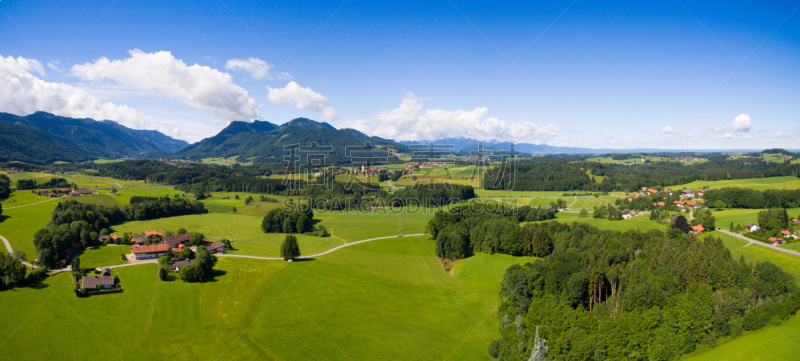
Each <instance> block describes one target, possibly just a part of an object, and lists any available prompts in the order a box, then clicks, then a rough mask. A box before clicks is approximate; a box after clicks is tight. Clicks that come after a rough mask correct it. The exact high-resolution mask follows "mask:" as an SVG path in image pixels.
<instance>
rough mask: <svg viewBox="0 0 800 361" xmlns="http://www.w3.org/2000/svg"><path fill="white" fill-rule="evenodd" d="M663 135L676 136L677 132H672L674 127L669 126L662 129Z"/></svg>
mask: <svg viewBox="0 0 800 361" xmlns="http://www.w3.org/2000/svg"><path fill="white" fill-rule="evenodd" d="M661 133H665V134H675V131H673V130H672V127H670V126H669V125H668V126H666V127H664V129H661Z"/></svg>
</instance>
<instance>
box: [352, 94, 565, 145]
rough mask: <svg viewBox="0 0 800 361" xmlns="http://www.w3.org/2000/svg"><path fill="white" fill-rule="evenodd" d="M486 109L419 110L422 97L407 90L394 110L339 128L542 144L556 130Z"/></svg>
mask: <svg viewBox="0 0 800 361" xmlns="http://www.w3.org/2000/svg"><path fill="white" fill-rule="evenodd" d="M487 112H488V109H487V108H485V107H483V108H475V109H474V110H462V109H457V110H452V111H451V110H442V109H427V110H425V111H424V113H423V104H422V100H421V99H419V98H417V97H416V96H415V95H414V94H412V93H407V94H406V96H405V97H404V98H403V102H402V104H400V106H399V107H398V108H397V109H394V110H384V111H381V112H378V113H377V114H374V115H372V116H371V117H369V118H367V119H358V120H354V121H350V122H343V123H344V124H343V127H348V128H355V129H358V130H360V131H362V132H364V133H366V134H369V135H375V136H379V137H383V138H391V139H397V140H435V139H442V138H458V137H464V138H472V139H477V140H500V141H512V142H517V143H544V142H546V141H549V140H550V139H552V138H553V137H554V136H555V135H556V132H557V131H558V129H557V128H556V127H555V125H552V124H550V125H547V126H543V127H540V126H537V125H536V124H534V123H531V122H525V123H506V122H504V121H502V120H499V119H497V118H487V117H485V115H486V113H487Z"/></svg>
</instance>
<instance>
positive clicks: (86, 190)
mask: <svg viewBox="0 0 800 361" xmlns="http://www.w3.org/2000/svg"><path fill="white" fill-rule="evenodd" d="M78 193H80V194H81V195H86V194H93V193H94V192H92V190H91V189H89V188H78Z"/></svg>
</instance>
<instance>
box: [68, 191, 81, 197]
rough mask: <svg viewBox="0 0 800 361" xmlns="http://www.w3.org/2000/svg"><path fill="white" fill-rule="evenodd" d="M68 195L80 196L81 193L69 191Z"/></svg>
mask: <svg viewBox="0 0 800 361" xmlns="http://www.w3.org/2000/svg"><path fill="white" fill-rule="evenodd" d="M69 196H70V197H80V196H81V194H80V193H78V192H69Z"/></svg>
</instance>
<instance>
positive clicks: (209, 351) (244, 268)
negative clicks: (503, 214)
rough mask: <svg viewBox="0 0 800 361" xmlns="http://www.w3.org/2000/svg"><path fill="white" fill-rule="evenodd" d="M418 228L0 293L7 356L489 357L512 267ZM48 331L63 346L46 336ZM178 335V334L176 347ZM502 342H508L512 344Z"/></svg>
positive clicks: (56, 280)
mask: <svg viewBox="0 0 800 361" xmlns="http://www.w3.org/2000/svg"><path fill="white" fill-rule="evenodd" d="M433 249H434V245H433V242H432V241H430V240H426V239H424V238H421V237H407V238H399V239H391V240H380V241H375V242H369V243H365V244H360V245H356V246H353V247H348V248H345V249H342V250H340V251H337V252H335V253H333V254H330V255H327V256H324V257H320V258H319V259H317V260H314V261H305V262H296V263H292V264H290V263H287V262H281V261H260V260H249V259H234V258H224V257H220V258H219V260H218V262H217V265H216V266H215V275H214V280H213V281H211V282H207V283H184V282H181V281H179V280H175V281H158V280H157V277H156V269H157V266H156V265H154V264H146V265H137V266H131V267H123V268H118V269H114V271H113V272H114V274H116V275H117V276H119V278H120V281H121V283H122V285H123V288H124V292H122V293H116V294H107V295H96V296H91V297H88V298H82V299H79V298H76V297H75V296H74V295H73V293H72V289H71V282H70V279H69V275H68V274H60V275H57V276H54V277H51V278H49V279H47V280H46V281H45V283H44V284H43V285H42V287H40V288H39V289H33V288H22V289H18V290H15V291H6V292H2V293H0V302H2V303H3V304H4V305H6V306H7V307H3V308H2V309H0V338H2V339H4V340H5V342H3V343H2V344H0V352H2V354H3V355H4V356H6V357H8V358H10V359H40V358H47V359H49V358H53V359H55V358H58V359H66V360H107V359H122V360H128V359H130V360H140V359H166V358H169V359H176V360H198V359H200V360H205V359H208V360H215V359H264V360H271V359H283V360H307V359H321V358H322V359H342V360H344V359H370V360H383V359H385V360H398V359H448V358H449V359H458V360H487V359H488V358H487V356H486V348H487V345H488V343H489V342H490V341H491V340H492V339H494V338H495V337H497V333H498V319H499V317H497V315H496V314H495V312H496V305H497V302H498V300H497V292H498V290H499V282H497V280H500V279H502V276H503V273H504V272H505V268H506V267H507V266H508V265H510V264H511V263H514V262H522V261H526V259H521V258H520V259H517V258H511V257H505V256H498V255H491V256H489V255H477V256H475V257H471V258H468V259H466V260H462V261H459V262H458V264H457V265H456V271H455V276H454V277H453V276H450V275H449V274H447V273H446V272H444V271H443V270H442V268H441V265H440V264H439V262H438V261H437V260H436V258H435V257H433ZM43 338H45V339H47V340H49V341H48V342H51V343H53V344H56V345H64V346H66V345H69V349H70V351H69V352H64V350H63V347H42V346H40V345H41V342H40V341H41V340H42V339H43ZM176 345H180V346H179V348H178V349H176ZM504 346H505V347H511V346H509V345H504Z"/></svg>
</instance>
